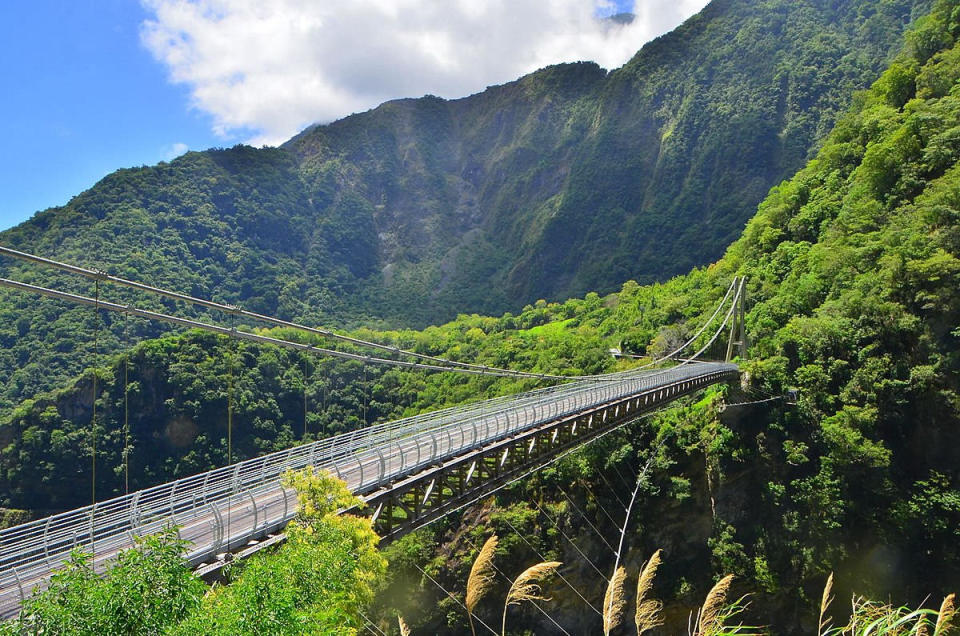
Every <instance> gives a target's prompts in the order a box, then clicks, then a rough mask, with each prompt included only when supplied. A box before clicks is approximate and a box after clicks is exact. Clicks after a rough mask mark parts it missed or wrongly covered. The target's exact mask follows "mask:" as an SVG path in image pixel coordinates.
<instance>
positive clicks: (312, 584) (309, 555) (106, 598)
mask: <svg viewBox="0 0 960 636" xmlns="http://www.w3.org/2000/svg"><path fill="white" fill-rule="evenodd" d="M286 485H287V487H291V488H296V489H297V492H298V498H299V502H300V510H299V513H298V516H297V518H296V520H295V521H293V522H291V524H290V525H289V526H288V527H287V541H286V543H284V544H283V545H282V546H281V547H280V548H279V549H277V550H276V551H275V552H269V553H264V554H260V555H257V556H254V557H252V558H251V559H250V560H249V561H248V562H246V563H242V564H238V565H237V566H236V571H235V572H233V575H232V577H231V578H232V579H233V580H232V581H231V583H230V585H228V586H220V585H215V586H214V587H213V588H212V589H210V590H209V591H208V590H207V587H206V585H204V583H203V582H202V581H200V580H199V579H198V578H197V577H196V576H195V575H194V574H193V573H192V571H191V570H190V569H189V568H188V567H187V566H186V565H185V564H184V563H183V561H182V554H183V552H184V548H185V547H186V545H185V544H184V542H183V541H181V540H179V539H178V538H177V534H176V531H175V530H174V529H168V530H165V531H163V532H161V533H159V534H157V535H155V536H150V537H146V538H143V539H140V540H139V541H138V543H137V547H136V548H134V549H130V550H127V551H125V552H123V553H121V554H120V556H119V557H118V558H117V559H116V561H115V562H114V563H111V564H110V565H109V566H108V569H107V571H106V572H104V573H101V574H100V575H98V574H95V573H94V572H93V569H92V567H91V564H92V558H91V557H90V555H86V554H83V553H80V552H78V553H75V554H74V555H73V558H72V559H71V561H70V562H69V563H68V564H67V566H66V567H65V568H64V569H63V570H62V571H61V572H58V573H57V574H56V575H55V576H54V577H53V580H52V582H51V584H50V586H49V587H48V588H47V589H46V590H44V591H42V592H40V593H39V594H37V595H35V596H33V597H31V598H30V599H29V600H28V601H27V602H26V603H25V604H24V607H23V610H22V612H21V615H20V617H19V618H18V619H17V620H15V621H11V622H8V623H2V624H0V634H10V635H13V634H21V633H31V634H62V635H74V634H76V635H87V634H104V635H114V634H118V635H119V634H129V635H131V636H132V635H134V634H136V635H140V634H170V635H183V636H188V635H190V636H192V635H194V634H223V635H224V636H227V635H234V634H249V635H251V636H252V635H261V634H270V635H273V634H276V635H281V634H304V633H310V634H353V633H356V632H357V630H358V629H359V628H360V627H361V626H362V624H363V620H362V618H361V616H362V608H363V607H365V606H366V605H367V604H368V603H369V602H370V600H371V598H372V596H373V585H374V584H375V582H376V581H377V580H378V579H380V578H381V577H382V576H383V572H384V570H385V569H386V561H385V559H384V558H383V557H382V556H381V555H380V553H379V552H378V551H377V547H376V546H377V543H378V541H379V537H377V535H376V534H375V533H374V532H373V530H372V529H371V527H370V522H369V520H367V519H361V518H358V517H355V516H352V515H338V514H337V512H338V511H340V510H343V509H345V508H349V507H352V506H354V505H357V504H358V503H359V502H358V500H356V499H355V498H354V497H353V496H352V495H351V494H350V492H349V491H348V490H347V488H346V485H345V484H344V483H343V482H341V481H339V480H338V479H336V478H334V477H332V476H330V475H329V474H326V473H320V474H316V475H314V474H312V472H311V471H309V470H305V471H302V472H300V473H296V474H291V475H289V476H288V478H287V483H286Z"/></svg>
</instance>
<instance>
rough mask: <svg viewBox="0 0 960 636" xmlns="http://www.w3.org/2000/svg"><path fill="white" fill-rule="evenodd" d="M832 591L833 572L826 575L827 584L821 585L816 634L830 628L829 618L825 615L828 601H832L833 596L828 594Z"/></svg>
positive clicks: (819, 634) (828, 604) (818, 634)
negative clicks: (818, 620)
mask: <svg viewBox="0 0 960 636" xmlns="http://www.w3.org/2000/svg"><path fill="white" fill-rule="evenodd" d="M832 591H833V572H831V573H830V576H828V577H827V584H826V585H824V586H823V597H822V598H821V599H820V622H819V623H817V624H818V625H819V628H818V630H817V636H821V634H823V633H824V632H825V631H827V630H828V629H830V622H831V621H830V618H829V617H825V616H824V615H825V614H826V613H827V609H828V608H829V607H830V603H832V602H833V597H832V596H830V593H831V592H832Z"/></svg>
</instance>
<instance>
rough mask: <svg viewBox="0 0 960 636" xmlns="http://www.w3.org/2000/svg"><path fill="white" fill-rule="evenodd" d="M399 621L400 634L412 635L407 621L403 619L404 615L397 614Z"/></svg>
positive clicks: (402, 635) (404, 635) (401, 635)
mask: <svg viewBox="0 0 960 636" xmlns="http://www.w3.org/2000/svg"><path fill="white" fill-rule="evenodd" d="M397 622H398V623H400V636H410V628H409V627H407V622H406V621H405V620H403V616H400V615H399V614H397Z"/></svg>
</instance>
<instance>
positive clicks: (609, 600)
mask: <svg viewBox="0 0 960 636" xmlns="http://www.w3.org/2000/svg"><path fill="white" fill-rule="evenodd" d="M626 580H627V571H626V570H625V569H624V568H623V567H622V566H621V567H619V568H617V571H616V572H614V573H613V577H612V578H611V579H610V583H608V584H607V591H606V593H605V594H604V595H603V633H604V636H609V634H610V632H611V631H612V630H613V629H614V628H615V627H616V626H617V625H619V624H620V619H621V618H623V608H624V607H625V606H626V604H627V598H626V596H624V594H623V584H624V582H625V581H626Z"/></svg>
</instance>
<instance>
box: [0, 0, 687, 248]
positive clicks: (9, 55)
mask: <svg viewBox="0 0 960 636" xmlns="http://www.w3.org/2000/svg"><path fill="white" fill-rule="evenodd" d="M210 1H211V0H191V2H188V3H184V2H181V1H180V0H143V4H141V3H140V2H137V0H22V1H21V0H8V1H2V2H0V24H3V25H4V26H5V27H6V28H5V29H4V31H5V37H4V38H2V39H0V82H2V86H3V87H4V89H3V92H4V99H2V100H0V122H2V123H0V133H2V140H3V142H4V144H5V148H4V152H2V153H0V229H5V228H8V227H11V226H13V225H15V224H17V223H20V222H22V221H24V220H26V219H27V218H29V217H30V216H31V215H32V214H33V213H35V212H37V211H39V210H42V209H45V208H47V207H51V206H56V205H62V204H64V203H66V202H67V201H68V200H69V199H70V197H72V196H74V195H76V194H79V193H80V192H82V191H83V190H85V189H87V188H89V187H90V186H92V185H93V184H94V183H95V182H96V181H98V180H99V179H100V178H102V177H103V176H105V175H107V174H109V173H110V172H112V171H114V170H117V169H119V168H124V167H131V166H138V165H150V164H155V163H157V162H159V161H163V160H169V159H172V158H173V157H175V156H176V155H178V154H180V153H182V152H183V150H184V149H187V148H189V149H192V150H201V149H205V148H209V147H213V146H231V145H233V144H235V143H240V142H244V143H253V144H254V145H262V144H264V143H267V144H275V143H279V142H282V141H283V140H284V139H287V138H288V137H289V136H290V135H292V134H293V133H295V132H296V131H298V130H300V129H302V128H303V127H304V126H306V125H308V124H310V123H312V122H315V121H330V120H332V119H336V118H339V117H343V116H345V115H347V114H349V113H351V112H357V111H361V110H365V109H367V108H371V107H373V106H375V105H377V104H379V103H381V102H382V101H385V100H387V99H391V98H395V97H406V96H419V95H423V94H426V93H431V94H436V95H440V96H443V97H460V96H463V95H467V94H470V93H472V92H476V91H479V90H482V89H483V88H484V87H485V86H487V85H490V84H495V83H502V82H504V81H509V80H511V79H514V78H516V77H518V76H520V75H522V74H523V73H525V72H529V71H531V70H534V69H536V68H539V67H541V66H544V65H546V64H549V63H555V62H560V61H572V60H574V59H595V60H597V61H598V62H600V63H601V64H603V65H604V66H606V67H607V68H614V67H615V66H618V65H620V64H622V63H623V62H625V61H626V59H628V58H629V56H630V55H631V54H632V52H634V51H636V50H637V49H639V47H640V46H641V45H642V44H643V42H645V41H646V40H648V39H650V37H653V36H655V35H658V34H659V33H662V32H664V31H666V30H669V28H672V27H673V26H676V24H679V22H680V21H682V19H683V18H685V17H688V16H689V15H692V14H693V13H695V12H696V11H697V10H699V8H700V7H701V6H702V5H703V4H705V2H706V0H639V1H638V2H637V6H636V7H634V6H633V5H634V2H633V0H612V1H611V0H557V1H555V2H551V3H543V2H542V0H509V2H506V1H505V0H501V1H500V2H494V1H493V0H485V2H487V4H483V7H484V10H483V11H481V12H480V13H483V15H477V14H478V11H477V9H476V7H477V5H476V3H472V2H470V1H469V0H461V1H460V2H459V3H456V4H455V3H454V2H453V0H449V1H448V0H443V1H438V0H407V3H406V7H407V9H406V10H405V11H404V12H403V13H402V14H400V15H397V14H396V12H393V13H392V14H391V12H390V11H389V9H388V10H386V13H384V14H382V15H374V17H373V18H372V19H371V11H376V10H377V8H378V7H382V6H384V5H383V4H382V3H375V2H373V0H350V2H339V0H338V1H337V2H322V1H319V0H318V1H316V2H314V1H312V0H311V1H309V2H304V1H303V0H271V2H268V3H258V2H253V1H252V0H231V1H230V3H228V5H227V6H229V7H231V8H229V9H227V10H218V11H210V10H209V7H207V6H206V5H205V3H207V2H210ZM598 3H599V4H600V5H604V4H605V5H606V6H601V7H600V8H598V7H597V4H598ZM233 7H236V8H233ZM265 7H266V8H265ZM411 7H412V8H411ZM497 7H499V10H496V9H497ZM545 7H550V8H549V9H547V8H545ZM579 7H585V8H586V9H587V10H586V11H583V10H581V9H580V8H579ZM631 9H633V10H634V11H635V12H636V13H637V14H638V16H639V18H638V21H637V24H635V25H633V26H631V27H624V28H623V29H619V30H617V31H616V32H614V33H612V34H611V33H610V32H608V31H609V30H603V29H598V28H597V27H596V25H595V24H590V23H591V22H596V20H593V19H591V18H590V16H591V14H592V15H597V14H603V13H613V12H616V11H619V10H631ZM522 11H526V12H527V13H526V14H523V13H522ZM548 13H549V14H550V15H540V14H548ZM517 15H525V16H526V19H525V20H519V25H518V19H517V17H516V16H517ZM584 15H585V16H586V18H585V17H584ZM532 16H536V19H534V18H533V17H532ZM641 22H642V24H640V23H641ZM291 25H293V27H291ZM304 25H312V27H311V29H312V30H308V29H306V28H305V27H304ZM271 29H272V30H271ZM324 29H326V30H324ZM457 29H460V31H458V30H457ZM511 29H513V31H511ZM517 29H522V31H521V32H522V33H524V35H525V36H526V35H529V37H517V36H516V30H517ZM464 33H468V34H470V36H471V37H465V36H464ZM476 33H484V34H489V36H485V37H479V38H478V37H473V35H474V34H476ZM498 34H499V35H498ZM498 37H499V39H497V38H498ZM258 38H259V39H258ZM338 38H340V39H339V40H338ZM418 38H419V39H418ZM357 42H369V43H372V44H371V45H370V46H369V47H368V48H369V51H367V50H365V48H367V47H360V46H357V44H356V43H357ZM505 42H506V44H505ZM278 43H279V44H278ZM401 43H402V44H401ZM514 45H516V46H518V47H526V48H518V49H516V50H513V49H510V48H509V47H510V46H514ZM321 46H327V47H334V48H333V50H334V51H336V52H338V54H336V55H331V54H330V50H329V48H328V49H327V50H324V49H322V48H321ZM377 46H379V47H380V50H379V53H380V54H379V55H377V53H378V49H377ZM464 47H467V48H469V50H467V48H464ZM396 50H400V51H403V53H404V54H403V55H396V56H395V55H389V54H388V55H384V54H383V52H384V51H396ZM371 58H374V59H375V63H371V62H370V60H371Z"/></svg>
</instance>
